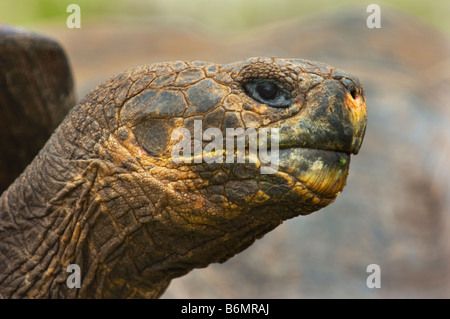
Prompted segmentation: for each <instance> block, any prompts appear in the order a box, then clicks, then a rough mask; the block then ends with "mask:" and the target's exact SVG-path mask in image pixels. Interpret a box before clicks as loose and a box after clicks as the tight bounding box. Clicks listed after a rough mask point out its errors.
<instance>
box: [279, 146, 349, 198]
mask: <svg viewBox="0 0 450 319" xmlns="http://www.w3.org/2000/svg"><path fill="white" fill-rule="evenodd" d="M349 166H350V153H349V152H342V151H337V150H322V149H312V148H302V147H288V148H280V149H279V169H280V171H282V172H285V173H288V174H289V175H291V176H293V177H295V178H296V179H297V180H298V181H299V182H300V183H301V184H302V185H304V186H306V187H307V188H308V189H309V190H310V191H312V192H313V193H314V194H316V195H317V196H318V197H320V198H329V199H334V198H336V197H337V196H338V195H339V193H340V192H341V191H342V190H343V188H344V186H345V184H346V182H347V176H348V171H349Z"/></svg>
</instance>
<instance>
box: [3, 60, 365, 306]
mask: <svg viewBox="0 0 450 319" xmlns="http://www.w3.org/2000/svg"><path fill="white" fill-rule="evenodd" d="M267 78H269V79H272V80H274V81H277V83H279V84H280V86H282V87H283V90H284V91H285V92H288V93H289V94H290V95H289V96H290V98H292V100H291V103H290V105H289V107H287V108H274V107H271V106H268V105H267V104H264V103H260V102H258V101H256V100H255V99H254V98H253V97H251V96H250V95H251V94H248V92H247V91H246V90H245V89H244V87H245V85H246V83H253V82H252V81H255V80H256V81H258V80H261V79H267ZM196 119H201V120H202V121H203V122H202V123H203V129H206V128H208V127H218V128H220V129H221V130H222V132H223V133H224V136H225V131H226V130H225V129H226V128H236V127H242V128H249V127H253V128H256V129H261V128H263V127H267V128H279V132H280V142H279V143H280V163H279V168H278V172H276V173H274V174H261V173H260V166H259V165H260V163H255V164H251V163H246V164H239V163H226V164H225V163H224V164H217V163H214V164H206V163H180V164H176V163H174V162H173V160H172V158H171V150H172V148H173V146H174V145H175V143H176V142H177V141H176V140H171V138H170V137H171V134H172V132H173V130H174V129H175V128H178V127H180V128H181V127H186V128H188V129H190V131H191V132H192V130H193V123H194V120H196ZM365 127H366V106H365V100H364V94H363V90H362V87H361V86H360V84H359V81H358V79H356V78H355V77H353V76H351V75H348V74H346V73H344V72H343V71H340V70H337V69H334V68H331V67H329V66H327V65H324V64H321V63H317V62H309V61H305V60H299V59H292V60H285V59H279V58H252V59H249V60H246V61H241V62H237V63H233V64H229V65H216V64H211V63H204V62H191V63H187V62H174V63H159V64H155V65H151V66H143V67H137V68H135V69H132V70H129V71H127V72H125V73H122V74H119V75H118V76H116V77H113V78H112V79H111V80H109V81H107V82H105V83H103V84H101V85H100V86H99V87H97V88H96V89H94V90H93V91H92V92H91V93H90V94H89V95H88V96H87V97H86V98H85V99H84V100H83V101H82V102H81V103H80V104H79V105H78V106H76V107H75V108H74V109H72V111H71V112H70V113H69V115H68V116H67V117H66V119H65V120H64V121H63V123H62V124H61V125H60V126H59V127H58V128H57V130H56V131H55V132H54V134H53V135H52V137H51V138H50V140H49V141H48V142H47V144H46V145H45V147H44V148H43V149H42V150H41V152H40V153H39V155H38V156H37V157H36V158H35V159H34V161H33V162H32V163H31V164H30V165H29V166H28V167H27V169H26V170H25V171H24V173H23V174H22V175H21V176H20V177H19V178H18V179H17V180H16V181H15V183H14V184H12V185H11V186H10V188H9V189H8V190H7V191H6V192H5V193H4V194H3V195H2V197H1V198H0V270H1V272H0V293H1V294H2V295H3V296H4V297H6V298H22V297H28V298H110V297H114V298H141V297H144V298H156V297H159V296H160V295H161V294H162V293H163V292H164V290H165V288H166V287H167V286H168V284H169V283H170V281H171V279H172V278H175V277H178V276H181V275H184V274H186V273H187V272H189V271H190V270H192V269H193V268H198V267H206V266H207V265H208V264H210V263H212V262H224V261H225V260H227V259H228V258H230V257H231V256H233V255H235V254H236V253H239V252H240V251H242V250H244V249H245V248H247V247H248V246H249V245H251V244H252V243H253V242H254V240H255V239H257V238H260V237H262V236H263V235H264V234H265V233H267V232H268V231H270V230H272V229H273V228H275V227H276V226H277V225H279V224H280V223H281V222H282V221H283V220H286V219H289V218H292V217H295V216H298V215H299V214H309V213H311V212H313V211H316V210H318V209H320V208H322V207H324V206H326V205H328V204H330V203H332V202H333V201H334V199H335V198H336V196H337V195H338V194H339V193H340V192H341V191H342V189H343V187H344V185H345V182H346V178H347V174H348V168H349V159H350V154H351V153H353V154H356V153H357V152H358V150H359V148H360V146H361V143H362V139H363V136H364V131H365ZM205 156H207V154H205ZM69 264H77V265H79V266H80V268H81V288H80V289H69V288H68V287H67V285H66V279H67V277H68V276H69V273H68V272H66V268H67V266H68V265H69Z"/></svg>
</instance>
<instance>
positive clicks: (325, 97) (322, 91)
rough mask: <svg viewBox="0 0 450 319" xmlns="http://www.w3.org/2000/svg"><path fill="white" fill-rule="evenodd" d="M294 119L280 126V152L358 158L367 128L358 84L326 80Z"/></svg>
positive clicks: (311, 94) (365, 109) (363, 99)
mask: <svg viewBox="0 0 450 319" xmlns="http://www.w3.org/2000/svg"><path fill="white" fill-rule="evenodd" d="M301 103H303V105H301V108H302V110H301V111H300V113H299V114H298V115H297V116H294V117H292V118H289V119H287V120H285V121H283V122H282V123H280V127H279V128H280V148H281V149H282V148H291V147H300V148H309V149H319V150H329V151H337V152H344V153H348V154H358V152H359V150H360V148H361V144H362V141H363V139H364V134H365V131H366V124H367V108H366V100H365V97H364V92H363V88H362V87H361V85H360V84H359V81H357V80H353V81H350V80H348V79H345V80H344V81H342V80H340V79H329V80H325V81H323V82H322V83H321V84H319V85H317V86H315V87H314V88H312V89H311V90H310V91H309V92H308V93H307V94H306V98H305V101H304V102H303V101H301Z"/></svg>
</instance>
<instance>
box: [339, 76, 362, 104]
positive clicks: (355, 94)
mask: <svg viewBox="0 0 450 319" xmlns="http://www.w3.org/2000/svg"><path fill="white" fill-rule="evenodd" d="M341 83H342V84H343V85H344V87H345V89H346V90H347V91H348V93H350V95H351V96H352V98H353V99H354V100H357V99H358V98H359V95H360V94H359V89H358V86H357V85H356V84H355V82H353V81H352V80H350V79H346V78H343V79H341Z"/></svg>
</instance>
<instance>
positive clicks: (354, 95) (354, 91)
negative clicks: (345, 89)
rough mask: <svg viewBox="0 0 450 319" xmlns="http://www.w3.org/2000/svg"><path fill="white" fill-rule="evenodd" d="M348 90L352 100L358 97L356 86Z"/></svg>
mask: <svg viewBox="0 0 450 319" xmlns="http://www.w3.org/2000/svg"><path fill="white" fill-rule="evenodd" d="M349 91H350V95H351V96H352V98H353V99H354V100H356V99H358V97H359V93H358V90H357V89H356V87H352V88H350V90H349Z"/></svg>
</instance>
